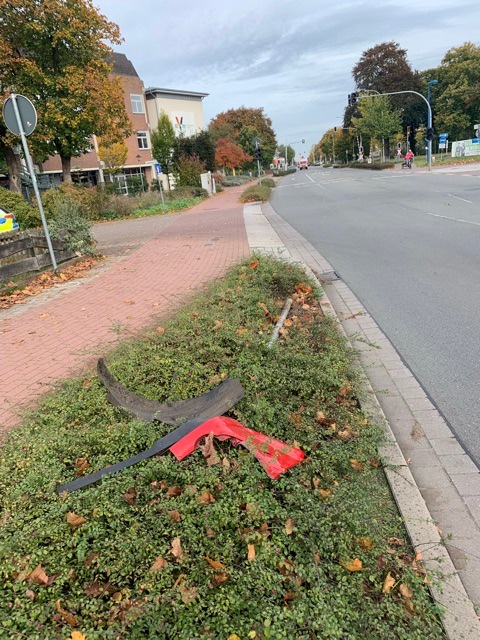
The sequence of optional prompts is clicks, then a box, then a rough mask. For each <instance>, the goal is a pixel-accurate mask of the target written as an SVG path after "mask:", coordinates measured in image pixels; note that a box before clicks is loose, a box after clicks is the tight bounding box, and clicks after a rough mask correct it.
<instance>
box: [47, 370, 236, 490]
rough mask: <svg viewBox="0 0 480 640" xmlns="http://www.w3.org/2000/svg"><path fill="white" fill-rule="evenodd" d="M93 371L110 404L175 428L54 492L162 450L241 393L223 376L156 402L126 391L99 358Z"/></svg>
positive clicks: (75, 487)
mask: <svg viewBox="0 0 480 640" xmlns="http://www.w3.org/2000/svg"><path fill="white" fill-rule="evenodd" d="M97 372H98V376H99V378H100V380H101V381H102V382H103V384H104V385H105V387H106V389H107V392H108V393H107V399H108V400H109V402H111V403H112V404H113V405H114V406H116V407H119V408H120V409H122V410H123V411H125V412H126V413H128V414H130V415H132V416H134V417H136V418H138V419H140V420H143V421H144V422H154V421H158V422H164V423H166V424H171V425H175V426H177V428H176V429H174V430H173V431H171V432H170V433H168V434H167V435H166V436H164V437H163V438H160V439H159V440H157V441H156V442H155V443H154V444H153V445H152V446H151V447H150V449H147V450H146V451H142V452H140V453H137V454H136V455H134V456H132V457H130V458H127V459H126V460H122V461H121V462H117V463H116V464H113V465H111V466H109V467H105V468H104V469H100V471H97V472H95V473H92V474H90V475H87V476H82V477H80V478H77V479H76V480H72V482H67V483H66V484H63V485H60V486H58V487H57V492H58V494H61V493H63V492H64V491H68V492H72V491H77V490H78V489H82V488H83V487H87V486H88V485H90V484H93V483H95V482H97V481H98V480H100V479H101V478H103V477H104V476H108V475H112V474H113V473H116V472H117V471H121V470H122V469H126V468H127V467H131V466H132V465H134V464H137V463H138V462H142V461H143V460H146V459H147V458H151V457H152V456H154V455H159V454H162V453H164V452H165V451H167V450H168V449H169V448H170V447H171V446H172V445H174V444H175V443H176V442H178V441H179V440H181V439H182V438H183V437H184V436H186V435H187V434H189V433H190V432H191V431H193V430H194V429H196V428H197V427H198V426H199V425H201V424H202V423H203V422H205V421H206V420H209V419H210V418H215V417H216V416H221V415H222V414H223V413H225V411H228V409H231V408H232V407H233V406H234V405H235V404H237V402H239V401H240V400H241V399H242V398H243V396H244V394H245V391H244V389H243V387H242V384H241V382H240V380H238V378H227V379H226V380H224V381H223V382H222V383H221V384H219V385H218V387H215V389H212V390H211V391H209V392H208V393H205V394H203V395H201V396H199V397H198V398H189V399H187V400H178V401H177V402H171V403H169V402H166V403H160V402H157V401H156V400H150V399H148V398H144V397H143V396H140V395H137V394H136V393H133V392H131V391H129V390H128V389H127V388H126V387H124V386H123V385H122V384H121V383H120V382H119V381H118V380H117V379H116V378H115V377H114V376H113V375H112V374H111V372H110V371H109V370H108V368H107V365H106V364H105V361H104V360H103V358H100V359H99V360H98V364H97Z"/></svg>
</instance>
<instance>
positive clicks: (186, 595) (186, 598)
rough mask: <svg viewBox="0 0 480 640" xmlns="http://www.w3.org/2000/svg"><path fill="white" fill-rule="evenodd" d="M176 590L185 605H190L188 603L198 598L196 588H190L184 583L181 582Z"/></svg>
mask: <svg viewBox="0 0 480 640" xmlns="http://www.w3.org/2000/svg"><path fill="white" fill-rule="evenodd" d="M178 590H179V591H180V593H181V594H182V600H183V602H184V603H185V604H190V602H193V601H194V600H195V599H196V598H197V596H198V588H197V587H190V586H189V585H188V584H187V583H186V582H182V583H181V584H180V585H179V587H178Z"/></svg>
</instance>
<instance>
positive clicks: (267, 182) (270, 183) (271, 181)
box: [261, 178, 277, 189]
mask: <svg viewBox="0 0 480 640" xmlns="http://www.w3.org/2000/svg"><path fill="white" fill-rule="evenodd" d="M261 184H265V185H267V187H271V188H272V189H273V188H274V187H276V186H277V183H276V182H275V180H274V179H273V178H262V181H261Z"/></svg>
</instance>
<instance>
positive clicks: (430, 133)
mask: <svg viewBox="0 0 480 640" xmlns="http://www.w3.org/2000/svg"><path fill="white" fill-rule="evenodd" d="M425 139H426V140H433V128H432V127H428V129H427V133H426V135H425Z"/></svg>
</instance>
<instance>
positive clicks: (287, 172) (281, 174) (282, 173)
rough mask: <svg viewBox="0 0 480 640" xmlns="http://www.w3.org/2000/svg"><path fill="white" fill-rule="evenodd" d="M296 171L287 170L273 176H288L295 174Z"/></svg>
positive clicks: (277, 172) (275, 172)
mask: <svg viewBox="0 0 480 640" xmlns="http://www.w3.org/2000/svg"><path fill="white" fill-rule="evenodd" d="M295 172H296V169H285V171H274V172H273V175H274V176H278V177H280V178H281V177H283V176H288V174H289V173H295Z"/></svg>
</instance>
